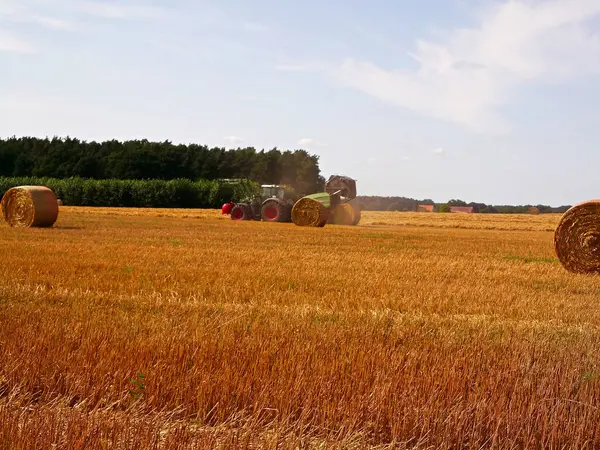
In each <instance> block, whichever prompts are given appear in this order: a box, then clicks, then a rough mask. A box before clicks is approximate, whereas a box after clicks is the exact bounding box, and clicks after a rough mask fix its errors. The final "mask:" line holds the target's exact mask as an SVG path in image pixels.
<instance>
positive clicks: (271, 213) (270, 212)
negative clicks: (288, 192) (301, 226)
mask: <svg viewBox="0 0 600 450" xmlns="http://www.w3.org/2000/svg"><path fill="white" fill-rule="evenodd" d="M278 215H279V211H278V210H277V208H275V207H274V206H269V207H267V208H265V217H266V218H267V220H274V219H276V218H277V216H278Z"/></svg>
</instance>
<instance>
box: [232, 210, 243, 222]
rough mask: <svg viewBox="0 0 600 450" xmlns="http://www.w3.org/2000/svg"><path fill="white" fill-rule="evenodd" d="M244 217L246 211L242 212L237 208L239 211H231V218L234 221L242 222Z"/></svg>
mask: <svg viewBox="0 0 600 450" xmlns="http://www.w3.org/2000/svg"><path fill="white" fill-rule="evenodd" d="M243 217H244V211H242V209H241V208H237V209H234V210H233V211H231V218H232V219H233V220H242V218H243Z"/></svg>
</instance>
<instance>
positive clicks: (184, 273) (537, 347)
mask: <svg viewBox="0 0 600 450" xmlns="http://www.w3.org/2000/svg"><path fill="white" fill-rule="evenodd" d="M559 219H560V216H557V215H549V216H547V215H543V216H500V215H499V216H495V215H473V216H464V215H446V214H427V213H421V214H417V213H369V212H365V213H363V220H362V222H361V225H360V226H358V227H341V226H327V227H325V228H323V229H306V228H299V227H296V226H294V225H292V224H265V223H255V222H242V223H240V222H233V221H231V220H229V219H226V218H223V217H221V216H220V214H219V213H218V212H215V211H198V210H187V211H183V210H119V209H99V208H98V209H92V208H68V207H64V208H61V212H60V216H59V220H58V222H57V224H56V226H55V227H54V228H53V229H12V228H9V227H8V226H6V225H4V224H0V256H1V260H2V264H1V265H0V449H2V450H4V449H31V448H36V449H46V448H48V449H50V448H58V449H83V448H100V449H109V448H127V449H136V448H140V449H142V448H143V449H146V448H169V449H170V448H202V449H204V448H207V449H208V448H381V449H383V448H388V447H389V448H391V447H394V448H457V447H461V448H597V447H598V446H599V445H600V425H599V424H600V410H599V408H600V401H599V400H600V328H599V327H598V323H599V322H600V278H598V277H592V276H581V275H572V274H570V273H568V272H566V271H565V270H564V269H563V268H562V266H561V265H560V264H559V263H558V261H557V260H556V257H555V254H554V250H553V244H552V238H553V230H554V228H555V227H556V225H557V224H558V221H559Z"/></svg>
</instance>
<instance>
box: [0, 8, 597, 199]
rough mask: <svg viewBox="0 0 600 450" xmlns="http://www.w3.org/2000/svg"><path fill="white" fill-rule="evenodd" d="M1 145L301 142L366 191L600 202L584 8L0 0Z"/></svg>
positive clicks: (592, 29) (591, 14) (592, 63)
mask: <svg viewBox="0 0 600 450" xmlns="http://www.w3.org/2000/svg"><path fill="white" fill-rule="evenodd" d="M0 67H1V69H2V70H0V135H1V136H3V137H6V136H12V135H17V136H23V135H28V136H40V137H43V136H53V135H58V136H66V135H70V136H74V137H79V138H82V139H86V140H92V139H95V140H103V139H112V138H117V139H130V138H148V139H151V140H165V139H169V140H171V141H173V142H176V143H178V142H183V143H189V142H196V143H201V144H207V145H210V146H224V147H237V146H254V147H257V148H265V149H270V148H273V147H278V148H281V149H288V148H289V149H295V148H305V149H307V150H308V151H310V152H312V153H316V154H318V155H320V161H321V164H320V165H321V169H322V171H323V174H324V175H325V176H328V175H330V174H333V173H342V174H345V175H349V176H352V177H354V178H356V179H357V180H358V188H359V191H360V193H361V194H365V195H404V196H410V197H416V198H433V199H434V200H436V201H445V200H448V199H451V198H461V199H464V200H467V201H481V202H487V203H495V204H500V203H534V204H536V203H545V204H551V205H561V204H573V203H576V202H579V201H583V200H588V199H591V198H597V197H600V177H598V176H597V175H596V174H597V170H596V167H595V164H594V163H595V162H596V161H597V160H598V159H597V155H598V150H599V149H600V131H598V130H597V129H595V128H594V126H595V125H598V124H600V120H599V119H600V110H599V108H598V107H597V105H598V101H599V100H600V78H599V74H600V0H544V1H536V0H512V1H504V0H502V1H487V0H479V1H476V0H419V1H408V0H404V1H400V0H370V1H367V0H361V1H359V0H346V1H342V0H328V1H327V2H323V1H316V0H303V1H298V0H279V1H275V0H253V1H249V0H246V1H243V0H220V1H209V0H206V1H203V0H195V1H192V0H171V1H166V0H162V1H161V0H154V1H153V0H121V1H118V0H89V1H88V0H0Z"/></svg>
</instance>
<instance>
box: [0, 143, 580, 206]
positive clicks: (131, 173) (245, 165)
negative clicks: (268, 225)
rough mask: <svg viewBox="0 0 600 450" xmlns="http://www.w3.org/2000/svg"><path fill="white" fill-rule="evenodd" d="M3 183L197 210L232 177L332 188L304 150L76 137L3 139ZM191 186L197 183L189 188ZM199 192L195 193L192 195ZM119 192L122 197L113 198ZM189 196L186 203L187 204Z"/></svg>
mask: <svg viewBox="0 0 600 450" xmlns="http://www.w3.org/2000/svg"><path fill="white" fill-rule="evenodd" d="M2 177H4V178H12V181H11V183H12V182H15V181H16V180H17V179H18V178H23V177H35V178H37V179H39V178H44V179H51V180H52V183H54V184H55V185H56V186H61V188H62V187H63V186H66V184H60V183H59V181H58V180H67V179H70V180H71V181H69V183H68V186H69V188H68V192H69V193H70V194H69V195H67V197H70V198H72V199H73V200H72V201H71V202H70V203H71V204H90V202H92V203H93V200H92V199H91V197H89V196H90V195H91V193H92V192H94V191H95V190H96V189H99V190H100V191H102V192H103V194H102V195H103V197H104V200H103V204H110V205H119V204H123V205H125V204H127V205H129V204H136V205H137V204H140V203H142V204H147V205H150V204H161V205H162V204H164V203H165V201H164V199H165V198H169V196H175V198H179V200H176V201H175V204H177V205H179V204H186V205H187V204H190V202H191V199H192V198H196V201H195V203H194V202H192V203H191V204H193V205H195V206H192V207H205V206H198V205H210V206H208V207H219V206H220V205H218V202H219V201H221V200H220V199H221V198H225V197H226V195H225V194H223V195H221V194H219V195H216V194H215V192H216V191H217V190H221V191H222V192H223V193H225V192H226V191H227V190H228V189H230V188H229V187H226V185H224V184H223V183H222V182H221V181H219V180H224V179H246V180H252V182H254V183H259V184H284V185H288V186H290V187H292V188H293V189H294V190H295V191H296V193H298V194H300V195H305V194H310V193H314V192H320V191H322V190H323V185H324V182H325V179H324V178H323V176H321V171H320V168H319V157H318V156H317V155H311V154H309V153H308V152H307V151H306V150H302V149H299V150H293V151H291V150H284V151H282V150H279V149H277V148H273V149H271V150H264V149H262V150H257V149H255V148H254V147H245V148H237V149H229V150H228V149H225V148H221V147H213V148H209V147H208V146H206V145H198V144H177V145H176V144H173V143H171V142H170V141H164V142H152V141H148V140H146V139H141V140H128V141H123V142H121V141H118V140H114V139H113V140H109V141H103V142H96V141H91V142H87V141H84V140H80V139H76V138H71V137H66V138H60V137H53V138H52V139H49V138H44V139H41V138H36V137H20V138H17V137H12V138H7V139H0V178H2ZM85 180H87V181H85ZM93 180H106V181H107V183H104V184H95V182H94V181H93ZM136 180H140V181H141V180H146V181H147V182H148V183H150V181H151V180H153V181H154V184H152V183H150V184H148V183H145V184H139V183H138V184H132V182H133V181H136ZM170 180H173V182H172V183H171V184H165V183H162V184H161V183H159V182H160V181H162V182H167V181H170ZM207 180H208V181H219V184H211V185H210V187H207V186H209V185H208V184H203V183H204V182H205V181H207ZM108 181H110V182H108ZM118 181H123V182H122V183H118ZM188 181H189V182H191V183H192V184H188ZM65 183H66V182H65ZM193 183H195V184H193ZM4 184H5V185H7V183H4ZM9 184H10V183H9ZM174 186H178V188H177V189H181V190H183V191H186V192H188V193H187V194H181V195H183V197H177V196H178V195H179V194H174V193H173V192H174V191H173V189H175V187H174ZM190 186H192V187H190ZM215 186H221V187H215ZM123 189H132V190H133V191H132V193H131V194H126V193H123V192H122V190H123ZM136 189H137V191H136ZM177 189H176V190H177ZM82 190H86V192H87V194H85V195H84V194H78V193H77V192H81V191H82ZM183 191H182V192H183ZM192 191H194V192H195V194H191V192H192ZM111 192H121V194H114V195H113V194H111ZM135 192H137V193H138V194H136V193H135ZM142 192H143V194H142ZM149 192H155V194H149ZM177 192H179V191H177ZM211 192H212V194H211ZM359 192H360V186H359ZM111 195H113V196H112V197H111ZM136 195H137V197H136ZM148 195H154V197H152V198H153V200H151V201H150V200H148V198H149V197H148ZM236 195H237V193H236ZM144 198H146V200H143V199H144ZM183 198H185V199H186V200H182V199H183ZM128 199H129V200H128ZM98 201H99V200H98ZM358 202H359V204H360V206H361V209H363V210H372V211H416V210H417V206H418V205H419V204H429V205H431V204H433V205H435V211H440V212H444V211H447V210H448V209H449V207H450V206H472V207H473V210H474V212H476V213H504V214H519V213H531V211H532V210H537V211H538V212H539V213H563V212H565V211H566V210H567V209H568V208H569V206H560V207H551V206H548V205H487V204H485V203H477V202H471V203H467V202H465V201H463V200H460V199H452V200H449V201H448V202H445V203H439V202H434V201H433V200H431V199H422V200H418V199H412V198H408V197H380V196H359V198H358ZM173 206H174V205H173Z"/></svg>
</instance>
